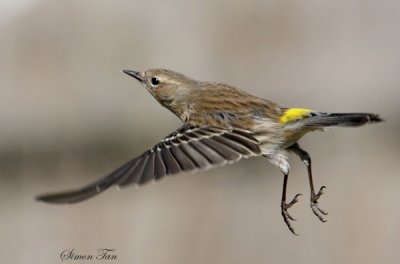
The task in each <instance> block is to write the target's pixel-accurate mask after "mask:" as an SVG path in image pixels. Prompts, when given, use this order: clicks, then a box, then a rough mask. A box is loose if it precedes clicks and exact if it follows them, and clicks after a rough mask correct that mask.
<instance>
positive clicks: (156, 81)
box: [150, 77, 160, 86]
mask: <svg viewBox="0 0 400 264" xmlns="http://www.w3.org/2000/svg"><path fill="white" fill-rule="evenodd" d="M150 83H151V85H153V86H157V85H159V84H160V80H159V79H158V78H156V77H153V78H151V79H150Z"/></svg>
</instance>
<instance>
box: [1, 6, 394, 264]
mask: <svg viewBox="0 0 400 264" xmlns="http://www.w3.org/2000/svg"><path fill="white" fill-rule="evenodd" d="M0 15H1V16H0V34H1V38H0V58H1V62H0V79H1V88H0V89H1V90H0V91H1V96H0V123H1V129H0V177H1V178H0V180H1V184H0V188H1V190H0V210H1V216H0V251H2V252H0V253H1V261H2V262H4V263H61V259H60V257H59V255H60V253H61V252H62V251H63V250H64V249H75V252H76V253H77V254H93V253H95V252H96V250H97V249H99V248H115V249H116V252H117V255H118V260H117V261H113V262H112V263H137V264H153V263H163V264H169V263H170V264H179V263H198V264H200V263H201V264H202V263H227V264H236V263H237V264H239V263H366V264H367V263H399V260H400V251H399V250H398V247H399V245H400V228H399V222H400V210H399V201H400V189H399V186H400V177H399V176H400V175H399V169H400V157H399V156H400V155H399V154H400V152H399V145H400V144H399V143H400V142H399V130H400V119H399V117H398V114H399V111H400V107H399V99H400V74H399V73H400V72H399V69H400V48H399V47H400V2H399V1H396V0H385V1H373V0H365V1H353V0H350V1H317V0H315V1H308V0H305V1H292V0H285V1H269V0H268V1H256V0H254V1H253V0H250V1H241V2H233V1H228V0H225V1H215V0H209V1H195V2H192V1H186V0H174V1H144V0H143V1H122V0H118V1H99V0H90V1H81V0H79V1H78V0H70V1H52V0H43V1H34V0H13V1H11V0H3V1H1V3H0ZM155 67H157V68H158V67H163V68H168V69H173V70H176V71H179V72H182V73H185V74H187V75H188V76H191V77H193V78H196V79H199V80H210V81H222V82H226V83H230V84H232V85H235V86H237V87H240V88H242V89H244V90H246V91H248V92H250V93H253V94H255V95H257V96H260V97H264V98H268V99H271V100H275V101H277V102H279V103H281V104H282V105H285V106H292V107H308V108H312V109H318V110H323V111H336V112H340V111H342V112H343V111H371V112H376V113H380V114H381V115H382V116H383V117H384V118H385V119H386V120H387V121H386V122H385V123H382V124H378V125H371V126H365V127H361V128H357V129H352V128H350V129H332V130H329V131H328V132H326V133H313V134H309V135H307V136H306V137H305V138H304V139H303V140H302V141H301V144H302V146H303V147H304V148H305V149H307V150H308V151H309V152H310V154H311V155H312V158H313V165H314V175H315V181H316V186H317V187H319V186H321V185H327V186H328V189H327V191H326V194H325V195H324V196H323V197H322V198H321V200H320V204H321V207H323V208H325V209H326V210H328V211H329V215H328V217H327V219H328V222H327V223H325V224H323V223H320V222H319V221H318V219H316V217H315V216H314V215H313V214H312V212H311V209H310V208H309V202H308V195H309V189H308V181H307V174H306V169H305V167H304V166H303V165H302V164H301V162H300V161H299V160H298V159H297V158H295V157H292V159H291V164H292V170H291V175H290V176H291V177H290V181H289V189H288V195H289V196H290V197H292V196H293V195H294V194H296V193H298V192H301V193H303V194H304V195H303V196H302V197H301V199H300V202H299V203H298V204H297V205H296V206H295V207H293V208H292V209H291V213H292V215H294V216H295V217H297V218H298V221H297V222H295V223H294V226H295V228H296V230H297V232H298V233H300V236H298V237H295V236H293V235H292V234H291V233H290V232H289V231H288V230H287V228H286V226H285V224H284V223H283V220H282V218H281V215H280V208H279V203H280V195H281V185H282V178H283V177H282V175H281V173H280V172H279V171H278V170H277V169H276V168H274V167H273V166H272V165H270V164H269V163H268V162H267V160H266V159H263V158H258V159H252V160H245V161H243V162H240V163H238V164H235V165H232V166H228V167H224V168H218V169H215V170H212V171H209V172H203V173H198V174H195V175H182V176H178V177H172V178H168V179H165V180H163V181H160V182H158V183H157V184H151V185H147V186H145V187H143V188H134V187H131V188H126V189H124V190H123V191H117V190H116V189H115V188H112V189H110V190H108V191H107V192H105V193H104V194H102V195H100V196H98V197H96V198H94V199H91V200H88V201H86V202H83V203H80V204H76V205H69V206H54V205H48V204H44V203H38V202H36V201H35V200H34V197H35V196H36V195H38V194H40V193H43V192H49V191H58V190H64V189H69V188H76V187H80V186H82V185H84V184H87V183H89V182H91V181H93V180H95V179H98V178H99V177H101V176H102V175H104V174H105V173H107V172H109V171H111V170H112V169H114V168H115V167H116V166H118V165H120V164H122V163H123V162H125V161H126V160H128V159H130V158H131V157H134V156H135V155H138V154H141V153H142V152H143V151H144V150H145V149H147V148H149V147H151V146H153V145H154V144H155V143H156V142H158V140H160V139H161V138H163V137H164V136H166V135H167V134H168V133H169V132H171V131H173V130H174V129H175V128H177V127H178V126H179V125H180V122H179V120H178V119H177V118H176V117H175V116H174V115H173V114H171V113H169V112H168V111H167V110H165V109H163V108H162V107H161V106H160V105H159V104H158V103H157V102H156V101H155V100H154V99H153V98H152V97H151V96H150V95H149V94H148V93H147V91H146V90H145V89H144V88H142V87H141V86H140V85H139V84H138V83H137V82H136V81H135V80H133V79H132V78H130V77H128V76H126V75H124V74H122V73H121V70H122V69H132V70H145V69H148V68H155ZM68 262H69V263H88V262H87V261H86V262H85V261H82V262H79V261H71V260H70V261H68Z"/></svg>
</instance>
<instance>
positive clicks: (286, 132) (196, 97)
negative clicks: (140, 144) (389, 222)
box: [37, 69, 381, 233]
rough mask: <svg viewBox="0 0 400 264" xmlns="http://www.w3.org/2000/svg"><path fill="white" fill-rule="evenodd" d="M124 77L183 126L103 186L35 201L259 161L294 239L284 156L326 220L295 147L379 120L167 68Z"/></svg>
mask: <svg viewBox="0 0 400 264" xmlns="http://www.w3.org/2000/svg"><path fill="white" fill-rule="evenodd" d="M124 72H125V73H126V74H128V75H130V76H132V77H134V78H136V79H137V80H138V81H139V82H140V83H142V84H143V85H144V87H145V88H146V89H147V90H148V91H149V92H150V94H152V95H153V97H154V98H155V99H156V100H157V101H158V102H159V103H160V104H161V105H163V106H164V107H166V108H168V109H169V110H170V111H171V112H173V113H174V114H175V115H176V116H178V117H179V118H180V119H181V120H182V122H183V126H182V127H180V128H179V129H178V130H176V131H175V132H173V133H171V134H170V135H168V136H167V137H166V138H165V139H163V140H162V141H161V142H160V143H158V144H157V145H155V146H154V147H153V148H151V149H149V150H147V151H145V152H144V153H143V154H142V155H140V156H138V157H136V158H134V159H132V160H130V161H128V162H127V163H125V164H124V165H122V166H121V167H120V168H118V169H116V170H115V171H113V172H111V173H110V174H108V175H106V176H105V177H103V178H101V179H100V180H98V181H96V182H94V183H92V184H89V185H87V186H85V187H83V188H81V189H79V190H74V191H67V192H62V193H56V194H46V195H42V196H39V197H37V199H38V200H41V201H45V202H50V203H75V202H79V201H82V200H85V199H88V198H90V197H93V196H95V195H97V194H98V193H100V192H102V191H104V190H106V189H107V188H109V187H110V186H112V185H118V186H125V185H129V184H139V185H141V184H144V183H146V182H148V181H150V180H159V179H161V178H163V177H165V176H168V175H174V174H178V173H181V172H195V171H198V170H205V169H209V168H213V167H215V166H221V165H224V164H227V163H233V162H236V161H239V160H240V159H241V158H249V157H255V156H264V157H266V158H267V159H268V160H269V161H270V162H271V163H272V164H273V165H275V166H277V167H278V168H279V169H280V170H281V171H282V173H283V174H284V184H283V191H282V200H281V212H282V216H283V218H284V220H285V222H286V224H287V226H288V227H289V229H290V230H291V231H292V232H293V233H295V232H294V229H293V227H292V226H291V223H290V220H293V218H292V217H291V216H290V215H289V213H288V212H287V210H288V208H290V207H291V206H292V205H293V204H295V203H296V202H297V197H298V195H296V196H295V198H294V199H293V200H292V201H291V202H289V203H286V185H287V180H288V175H289V162H288V151H292V152H293V153H295V154H297V155H298V156H299V157H300V158H301V159H302V161H303V162H304V163H305V164H306V165H307V168H308V174H309V180H310V187H311V195H310V201H311V208H312V210H313V212H314V214H315V215H316V216H317V217H318V218H319V219H320V220H321V221H325V220H324V218H323V215H326V212H325V211H323V210H322V209H320V208H319V206H318V202H317V201H318V199H319V197H320V196H321V195H322V191H323V189H324V186H323V187H321V188H320V190H319V191H318V192H317V193H316V192H315V191H314V186H313V182H312V175H311V159H310V156H309V155H308V153H307V152H306V151H304V150H303V149H301V148H300V146H299V145H298V144H297V143H296V142H297V141H298V140H299V139H300V138H301V137H302V136H303V135H304V134H305V133H307V132H310V131H314V130H321V129H323V128H324V127H328V126H358V125H362V124H365V123H369V122H379V121H381V119H380V118H379V116H378V115H375V114H370V113H351V114H329V113H323V112H317V111H312V110H308V109H298V108H285V107H282V106H280V105H278V104H277V103H274V102H272V101H269V100H265V99H262V98H258V97H255V96H253V95H251V94H248V93H246V92H244V91H242V90H240V89H238V88H235V87H232V86H229V85H226V84H221V83H211V82H201V81H196V80H193V79H191V78H188V77H186V76H184V75H182V74H180V73H177V72H174V71H170V70H164V69H153V70H148V71H145V72H135V71H124Z"/></svg>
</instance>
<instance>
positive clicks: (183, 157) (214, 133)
mask: <svg viewBox="0 0 400 264" xmlns="http://www.w3.org/2000/svg"><path fill="white" fill-rule="evenodd" d="M259 155H261V150H260V148H259V142H258V141H257V140H256V139H255V138H254V137H253V136H252V134H251V133H250V132H248V131H244V130H239V129H230V130H227V129H222V128H216V127H194V126H189V125H184V126H182V127H180V128H179V129H178V130H177V131H175V132H173V133H171V134H170V135H169V136H167V137H166V138H165V139H163V140H162V141H161V142H160V143H158V144H157V145H156V146H154V147H153V148H151V149H149V150H147V151H146V152H144V153H143V154H142V155H140V156H139V157H136V158H134V159H132V160H130V161H128V162H127V163H125V164H124V165H122V166H121V167H119V168H118V169H116V170H115V171H113V172H111V173H110V174H108V175H107V176H105V177H104V178H102V179H100V180H98V181H96V182H94V183H92V184H89V185H87V186H85V187H83V188H82V189H79V190H74V191H67V192H61V193H55V194H45V195H42V196H39V197H37V198H36V199H37V200H40V201H45V202H49V203H76V202H79V201H82V200H86V199H88V198H91V197H93V196H95V195H97V194H98V193H100V192H103V191H104V190H106V189H107V188H109V187H110V186H111V185H118V186H125V185H128V184H138V185H140V184H144V183H146V182H148V181H150V180H159V179H161V178H163V177H164V176H168V175H174V174H178V173H180V172H194V171H197V170H206V169H209V168H212V167H215V166H221V165H224V164H227V163H233V162H236V161H239V160H240V159H241V158H243V157H244V158H248V157H251V156H259Z"/></svg>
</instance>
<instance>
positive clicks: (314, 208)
mask: <svg viewBox="0 0 400 264" xmlns="http://www.w3.org/2000/svg"><path fill="white" fill-rule="evenodd" d="M324 189H326V186H322V187H321V188H320V189H319V191H318V193H317V194H315V193H314V192H312V193H311V197H310V206H311V209H312V211H313V213H314V214H315V215H316V216H317V217H318V219H319V220H320V221H321V222H326V221H327V220H326V219H325V218H324V216H325V215H327V214H328V212H326V211H324V210H323V209H321V208H320V207H319V205H318V199H319V198H320V197H321V195H323V194H324Z"/></svg>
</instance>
